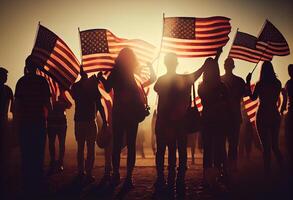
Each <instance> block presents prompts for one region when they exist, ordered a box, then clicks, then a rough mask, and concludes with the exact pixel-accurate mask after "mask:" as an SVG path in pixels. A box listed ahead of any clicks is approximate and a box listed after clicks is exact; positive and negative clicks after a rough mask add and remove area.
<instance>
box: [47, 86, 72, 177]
mask: <svg viewBox="0 0 293 200" xmlns="http://www.w3.org/2000/svg"><path fill="white" fill-rule="evenodd" d="M71 106H72V104H71V103H70V102H69V101H68V100H67V99H66V97H65V91H64V90H61V93H60V95H59V96H58V100H57V101H55V102H53V109H52V110H51V111H50V112H49V114H48V139H49V152H50V159H51V160H50V169H49V172H48V174H49V175H51V174H53V173H55V172H56V171H57V172H62V171H63V168H64V167H63V160H64V153H65V139H66V131H67V120H66V109H69V108H71ZM56 136H57V137H58V143H59V158H58V161H56V156H55V141H56Z"/></svg>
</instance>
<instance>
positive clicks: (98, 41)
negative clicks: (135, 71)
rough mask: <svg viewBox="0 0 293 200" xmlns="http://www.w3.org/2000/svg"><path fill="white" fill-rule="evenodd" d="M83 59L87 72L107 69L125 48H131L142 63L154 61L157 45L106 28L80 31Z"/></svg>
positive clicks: (109, 68) (110, 67) (111, 66)
mask: <svg viewBox="0 0 293 200" xmlns="http://www.w3.org/2000/svg"><path fill="white" fill-rule="evenodd" d="M80 40H81V48H82V61H83V67H84V70H85V72H87V73H90V72H97V71H107V70H111V69H112V68H113V65H114V63H115V59H116V57H117V56H118V54H119V52H120V51H121V50H122V49H123V48H131V49H132V50H133V51H134V53H135V55H136V56H137V59H138V61H139V63H140V64H141V65H146V63H148V62H152V60H153V59H154V57H155V53H156V47H155V46H153V45H151V44H150V43H148V42H145V41H143V40H139V39H131V40H128V39H124V38H119V37H117V36H115V35H114V34H113V33H112V32H110V31H109V30H106V29H93V30H86V31H81V32H80Z"/></svg>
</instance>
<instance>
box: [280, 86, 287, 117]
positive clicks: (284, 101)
mask: <svg viewBox="0 0 293 200" xmlns="http://www.w3.org/2000/svg"><path fill="white" fill-rule="evenodd" d="M281 94H282V97H283V102H282V107H281V114H284V111H285V110H286V109H287V101H288V97H287V89H286V87H285V88H283V89H282V91H281Z"/></svg>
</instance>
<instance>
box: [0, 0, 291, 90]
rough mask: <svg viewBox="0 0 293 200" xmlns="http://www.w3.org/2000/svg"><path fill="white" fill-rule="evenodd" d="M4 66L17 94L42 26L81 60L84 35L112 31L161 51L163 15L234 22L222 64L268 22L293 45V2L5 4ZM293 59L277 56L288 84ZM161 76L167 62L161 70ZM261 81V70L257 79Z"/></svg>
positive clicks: (195, 63)
mask: <svg viewBox="0 0 293 200" xmlns="http://www.w3.org/2000/svg"><path fill="white" fill-rule="evenodd" d="M0 2H1V6H0V27H1V37H0V44H1V45H0V66H4V67H5V68H7V69H8V70H9V78H8V85H9V86H11V87H12V89H13V90H14V88H15V84H16V82H17V80H18V79H19V78H20V77H21V76H22V73H23V66H24V60H25V58H26V57H27V56H28V55H29V54H30V52H31V50H32V47H33V45H34V40H35V37H36V31H37V25H38V22H39V21H40V22H41V24H42V25H44V26H46V27H48V28H49V29H51V30H52V31H53V32H55V33H56V34H57V35H58V36H59V37H61V38H62V39H63V40H64V41H65V42H66V43H67V44H68V45H69V47H70V48H71V49H72V51H73V52H74V53H75V55H76V56H77V58H78V59H80V40H79V35H78V27H79V28H80V29H81V30H85V29H92V28H107V29H109V30H111V31H112V32H113V33H114V34H116V35H117V36H119V37H124V38H129V39H131V38H140V39H144V40H146V41H148V42H150V43H152V44H154V45H156V46H158V47H159V46H160V41H161V35H162V15H163V13H165V15H166V17H168V16H190V17H209V16H217V15H221V16H226V17H229V18H231V24H232V32H231V33H230V41H229V43H228V44H227V45H226V47H225V48H224V52H223V55H222V56H221V58H220V60H219V64H220V66H221V73H222V74H223V73H224V71H223V68H222V65H223V62H224V59H225V58H226V56H227V54H228V52H229V49H230V47H231V43H232V40H233V38H234V36H235V32H236V29H237V28H239V31H243V32H247V33H249V34H252V35H255V36H257V35H258V34H259V31H260V30H261V27H262V25H263V23H264V21H265V19H269V20H270V21H271V22H272V23H273V24H275V26H276V27H277V28H279V30H280V31H281V32H282V33H283V34H284V36H285V38H286V39H287V41H288V43H289V46H291V45H293V20H292V19H293V12H292V11H293V1H290V0H279V1H269V0H266V1H265V0H259V1H255V0H246V1H240V0H233V1H228V0H218V1H212V0H200V1H199V0H192V1H190V0H180V1H170V0H168V1H162V0H161V1H155V0H148V1H132V0H125V1H119V0H117V1H115V0H107V1H100V0H95V1H87V0H84V1H69V0H65V1H62V0H57V1H56V0H51V1H36V0H25V1H20V0H17V1H15V0H0ZM292 58H293V56H292V55H289V56H286V57H275V58H274V60H273V64H274V66H275V71H276V73H277V75H278V77H279V78H280V80H281V81H282V83H283V84H284V83H285V82H286V80H287V79H288V75H287V66H288V64H290V63H293V59H292ZM202 63H203V59H184V60H180V65H179V68H178V73H183V72H191V71H194V70H195V69H196V68H198V67H200V66H201V65H202ZM156 67H158V68H159V72H160V74H161V73H163V72H164V66H163V63H162V62H160V63H159V65H158V66H157V64H156V65H155V68H156ZM253 67H254V64H253V63H249V62H244V61H238V60H237V61H236V69H235V73H236V74H237V75H239V76H241V77H243V78H245V76H246V75H247V73H248V72H249V71H251V70H252V68H253ZM257 78H258V71H256V73H255V75H254V79H255V80H256V79H257Z"/></svg>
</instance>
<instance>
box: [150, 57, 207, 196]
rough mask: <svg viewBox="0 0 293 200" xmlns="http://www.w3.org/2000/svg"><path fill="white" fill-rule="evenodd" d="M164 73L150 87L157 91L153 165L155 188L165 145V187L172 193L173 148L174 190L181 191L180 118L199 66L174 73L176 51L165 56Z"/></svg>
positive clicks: (183, 139) (183, 150)
mask: <svg viewBox="0 0 293 200" xmlns="http://www.w3.org/2000/svg"><path fill="white" fill-rule="evenodd" d="M165 65H166V68H167V73H166V74H165V75H163V76H161V77H159V78H158V80H157V82H156V84H155V86H154V90H155V91H156V92H157V93H158V98H159V99H158V108H157V120H156V142H157V152H156V168H157V181H156V183H155V188H156V190H157V191H160V190H161V189H163V188H164V185H165V178H164V155H165V151H166V147H168V179H167V187H168V191H169V192H170V194H171V195H172V193H173V191H174V187H175V178H176V150H177V148H178V153H179V167H178V173H177V179H176V191H177V192H178V194H179V195H180V194H182V195H184V193H185V172H186V170H187V135H186V133H185V131H184V125H183V124H184V119H185V116H186V113H187V110H188V108H189V107H190V99H191V97H190V94H191V86H192V85H193V84H194V82H195V81H196V80H197V79H198V78H199V77H200V76H201V74H202V72H203V69H204V68H203V67H201V68H200V69H199V70H197V71H196V72H194V73H192V74H187V75H179V74H176V68H177V65H178V60H177V55H176V54H174V53H168V54H167V55H166V56H165Z"/></svg>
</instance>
